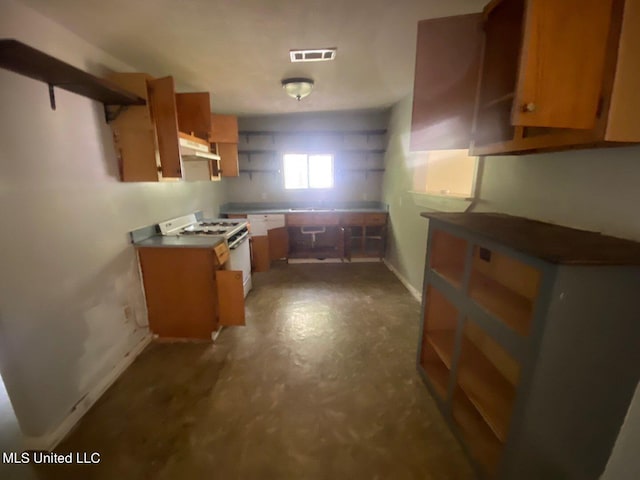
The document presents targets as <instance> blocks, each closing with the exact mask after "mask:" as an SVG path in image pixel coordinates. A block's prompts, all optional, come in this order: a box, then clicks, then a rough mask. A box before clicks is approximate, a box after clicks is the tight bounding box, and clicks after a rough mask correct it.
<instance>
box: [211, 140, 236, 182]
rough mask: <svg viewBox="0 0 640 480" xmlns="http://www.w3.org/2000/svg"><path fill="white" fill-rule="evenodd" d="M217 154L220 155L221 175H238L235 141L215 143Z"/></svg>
mask: <svg viewBox="0 0 640 480" xmlns="http://www.w3.org/2000/svg"><path fill="white" fill-rule="evenodd" d="M216 148H217V152H218V155H220V169H221V172H220V173H221V175H222V176H223V177H237V176H239V175H240V168H239V164H238V144H237V143H217V144H216Z"/></svg>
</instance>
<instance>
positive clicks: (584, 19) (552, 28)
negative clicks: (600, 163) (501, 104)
mask: <svg viewBox="0 0 640 480" xmlns="http://www.w3.org/2000/svg"><path fill="white" fill-rule="evenodd" d="M506 1H508V0H506ZM612 2H613V0H563V1H561V2H559V1H557V0H530V1H528V2H527V7H526V13H525V27H524V37H523V45H522V52H521V59H520V70H519V74H518V83H517V88H516V92H515V101H514V104H513V110H512V114H511V119H512V123H513V124H514V125H522V126H531V127H535V126H538V127H554V128H577V129H589V128H593V127H594V126H595V123H596V117H597V111H598V104H599V102H600V94H601V90H602V82H603V75H604V62H605V53H606V46H607V38H608V35H609V28H610V25H611V10H612Z"/></svg>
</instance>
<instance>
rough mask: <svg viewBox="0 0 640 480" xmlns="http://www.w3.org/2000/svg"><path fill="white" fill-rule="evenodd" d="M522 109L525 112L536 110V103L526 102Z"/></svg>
mask: <svg viewBox="0 0 640 480" xmlns="http://www.w3.org/2000/svg"><path fill="white" fill-rule="evenodd" d="M522 111H523V112H525V113H531V112H535V111H536V104H535V103H525V104H524V106H523V107H522Z"/></svg>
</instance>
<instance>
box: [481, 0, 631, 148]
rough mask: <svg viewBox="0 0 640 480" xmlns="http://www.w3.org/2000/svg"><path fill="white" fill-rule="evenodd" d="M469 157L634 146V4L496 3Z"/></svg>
mask: <svg viewBox="0 0 640 480" xmlns="http://www.w3.org/2000/svg"><path fill="white" fill-rule="evenodd" d="M484 18H485V22H484V43H483V55H482V63H481V69H480V80H479V82H478V90H477V97H476V102H475V116H474V126H473V135H472V142H471V148H470V152H471V154H472V155H499V154H514V153H521V154H522V153H530V152H536V151H553V150H564V149H567V148H593V147H607V146H615V145H619V143H616V142H634V143H637V142H640V93H639V89H638V88H637V85H638V83H639V82H640V56H638V55H636V54H634V53H631V52H632V51H635V49H637V45H638V44H639V43H640V34H639V33H638V31H639V30H640V29H638V28H637V26H638V25H639V24H640V0H563V1H562V2H558V1H553V0H493V1H492V2H490V3H489V4H488V5H487V7H485V11H484Z"/></svg>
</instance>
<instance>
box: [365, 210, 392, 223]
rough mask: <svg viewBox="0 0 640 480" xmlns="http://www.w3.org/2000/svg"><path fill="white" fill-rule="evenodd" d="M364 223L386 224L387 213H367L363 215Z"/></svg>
mask: <svg viewBox="0 0 640 480" xmlns="http://www.w3.org/2000/svg"><path fill="white" fill-rule="evenodd" d="M364 224H365V225H386V224H387V214H386V213H367V214H365V215H364Z"/></svg>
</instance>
